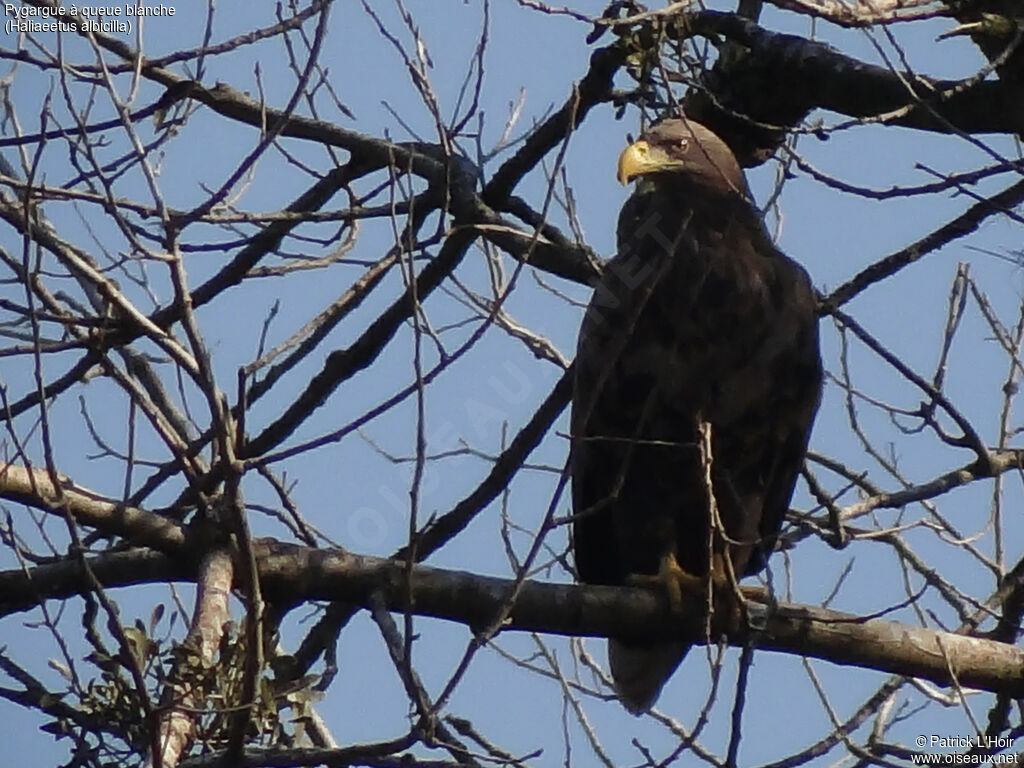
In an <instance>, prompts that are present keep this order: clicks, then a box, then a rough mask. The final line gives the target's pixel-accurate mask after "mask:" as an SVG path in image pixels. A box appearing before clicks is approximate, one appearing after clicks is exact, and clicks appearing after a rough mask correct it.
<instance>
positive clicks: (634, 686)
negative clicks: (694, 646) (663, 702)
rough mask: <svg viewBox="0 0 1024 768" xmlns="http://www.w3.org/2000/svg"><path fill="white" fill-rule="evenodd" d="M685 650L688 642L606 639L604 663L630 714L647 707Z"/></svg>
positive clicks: (651, 703) (658, 692)
mask: <svg viewBox="0 0 1024 768" xmlns="http://www.w3.org/2000/svg"><path fill="white" fill-rule="evenodd" d="M688 650H690V645H689V644H688V643H681V642H670V643H653V644H643V645H634V644H627V643H624V642H622V641H621V640H615V639H609V640H608V665H609V666H610V667H611V670H612V680H613V681H614V682H615V692H616V693H617V694H619V699H620V700H621V701H622V705H623V706H624V707H625V708H626V709H628V710H629V711H630V712H632V713H633V714H634V715H642V714H643V713H644V712H646V711H647V710H649V709H650V708H651V707H652V706H653V705H654V702H655V701H656V700H657V698H658V694H660V693H661V688H662V686H663V685H665V683H666V682H668V679H669V678H670V677H671V676H672V673H673V672H674V671H675V669H676V667H678V666H679V662H681V661H682V660H683V657H684V656H685V655H686V652H687V651H688Z"/></svg>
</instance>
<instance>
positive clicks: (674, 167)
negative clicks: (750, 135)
mask: <svg viewBox="0 0 1024 768" xmlns="http://www.w3.org/2000/svg"><path fill="white" fill-rule="evenodd" d="M618 176H619V181H620V182H621V183H622V184H628V183H629V182H630V181H632V180H633V179H635V178H641V179H642V178H644V177H652V180H653V181H655V182H657V181H658V180H659V179H666V180H669V179H670V180H673V181H683V182H688V183H690V184H694V185H696V186H699V187H703V188H704V189H707V190H708V191H714V192H717V193H729V192H733V193H736V194H739V195H741V196H743V197H749V192H748V191H747V182H746V180H745V179H744V177H743V171H742V170H741V169H740V166H739V163H737V162H736V158H735V156H734V155H733V153H732V150H730V149H729V146H728V145H727V144H726V143H725V142H724V141H722V140H721V139H720V138H718V136H717V135H716V134H715V133H714V132H712V131H711V129H709V128H706V127H704V126H703V125H701V124H700V123H698V122H695V121H693V120H683V119H679V118H673V119H670V120H664V121H662V122H660V123H658V124H657V125H654V126H652V127H650V128H649V129H647V131H645V132H644V134H643V135H642V136H641V137H640V138H639V139H638V140H637V141H635V142H633V143H632V144H630V145H629V146H628V147H626V148H625V149H624V150H623V152H622V154H621V155H619V173H618Z"/></svg>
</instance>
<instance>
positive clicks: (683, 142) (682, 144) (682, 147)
mask: <svg viewBox="0 0 1024 768" xmlns="http://www.w3.org/2000/svg"><path fill="white" fill-rule="evenodd" d="M689 148H690V140H689V139H680V140H679V151H680V152H685V151H686V150H688V149H689Z"/></svg>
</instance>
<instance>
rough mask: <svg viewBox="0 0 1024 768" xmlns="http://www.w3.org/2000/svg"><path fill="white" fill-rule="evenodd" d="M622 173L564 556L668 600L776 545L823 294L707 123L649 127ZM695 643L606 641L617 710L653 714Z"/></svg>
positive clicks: (809, 394) (759, 560) (586, 337)
mask: <svg viewBox="0 0 1024 768" xmlns="http://www.w3.org/2000/svg"><path fill="white" fill-rule="evenodd" d="M618 178H619V181H620V182H621V183H623V184H628V183H629V182H630V181H631V180H633V179H636V180H637V184H636V189H635V191H634V193H633V195H632V196H631V197H630V198H629V199H628V200H627V201H626V203H625V204H624V206H623V208H622V211H621V213H620V214H619V222H618V232H617V236H618V247H617V252H616V255H615V256H614V257H613V258H612V259H611V260H609V261H608V262H607V263H606V264H605V267H604V270H603V272H602V277H601V279H600V281H599V282H598V285H597V286H596V288H595V290H594V294H593V297H592V299H591V301H590V303H589V306H588V307H587V310H586V313H585V315H584V319H583V323H582V326H581V328H580V334H579V342H578V347H577V354H576V364H575V374H574V376H575V379H574V390H573V402H572V416H571V425H570V430H571V449H570V452H571V453H570V467H571V473H572V497H573V531H572V541H573V550H574V556H575V564H576V571H577V577H578V579H579V580H580V581H581V582H583V583H587V584H604V585H637V584H647V583H652V582H653V583H659V584H663V585H664V588H666V589H667V590H668V595H669V598H670V604H671V603H672V599H671V598H672V595H673V594H675V595H677V596H678V595H679V594H680V592H679V590H681V589H691V590H692V589H693V588H694V584H705V585H706V584H707V583H708V580H709V579H712V580H714V581H715V582H716V583H718V584H719V585H721V584H722V582H723V580H724V579H727V578H728V579H729V581H728V582H727V583H729V584H735V580H738V579H741V578H743V577H744V576H749V575H753V574H756V573H758V572H759V571H761V570H762V569H763V568H764V566H765V562H766V560H767V557H768V555H769V554H771V552H772V549H773V548H774V546H775V542H776V539H777V537H778V534H779V529H780V527H781V525H782V521H783V518H784V517H785V514H786V511H787V510H788V509H789V502H790V498H791V497H792V495H793V487H794V485H795V483H796V478H797V474H798V473H799V471H800V467H801V465H802V462H803V459H804V454H805V452H806V450H807V441H808V437H809V434H810V431H811V425H812V422H813V420H814V415H815V413H816V411H817V409H818V404H819V401H820V397H821V386H822V368H821V356H820V353H819V348H818V324H817V314H816V296H815V292H814V289H813V287H812V285H811V281H810V279H809V277H808V275H807V272H806V271H805V270H804V269H803V267H801V266H800V265H799V264H797V263H796V262H795V261H793V260H792V259H790V258H788V257H786V256H785V255H783V254H782V253H781V252H780V251H779V250H778V249H777V248H776V247H775V245H774V244H773V243H772V241H771V238H770V237H769V235H768V233H767V231H766V230H765V227H764V223H763V221H762V219H761V216H760V214H759V212H758V210H757V209H756V208H755V206H754V204H753V202H752V198H751V195H750V191H749V189H748V187H747V183H746V180H745V178H744V175H743V171H742V170H741V169H740V166H739V164H738V163H737V161H736V158H735V157H734V156H733V153H732V152H731V151H730V149H729V147H728V146H727V145H726V144H725V142H723V141H722V140H721V139H720V138H719V137H718V136H717V135H715V134H714V133H713V132H712V131H711V130H709V129H708V128H706V127H705V126H703V125H700V124H699V123H697V122H694V121H692V120H687V119H682V118H670V119H667V120H664V121H663V122H661V123H659V124H657V125H655V126H653V127H651V128H650V129H649V130H647V131H646V132H645V133H644V134H643V135H642V136H641V137H640V138H639V140H638V141H636V142H635V143H632V144H630V145H629V146H628V147H627V148H626V149H625V151H623V152H622V154H621V156H620V157H619V163H618ZM708 449H710V450H708ZM708 478H710V482H709V480H708ZM709 485H710V492H709ZM712 520H714V521H715V524H714V525H713V524H712ZM698 580H699V581H698ZM688 648H689V645H688V644H687V643H685V642H679V641H650V642H637V641H635V640H630V641H628V642H627V641H626V640H619V639H616V638H611V639H609V641H608V657H609V667H610V669H611V674H612V678H613V681H614V684H615V689H616V692H617V694H618V696H619V699H620V700H621V701H622V703H623V704H624V705H625V707H626V709H628V710H629V711H630V712H632V713H634V714H641V713H643V712H645V711H647V710H648V709H650V707H651V706H652V705H653V704H654V702H655V700H656V699H657V698H658V695H659V694H660V692H661V688H662V686H663V685H664V684H665V682H666V681H667V680H668V678H669V677H670V676H671V675H672V673H673V671H674V670H675V668H676V667H677V666H678V665H679V663H680V662H681V661H682V659H683V656H684V655H685V654H686V651H687V650H688Z"/></svg>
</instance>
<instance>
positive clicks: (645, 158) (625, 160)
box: [618, 140, 651, 184]
mask: <svg viewBox="0 0 1024 768" xmlns="http://www.w3.org/2000/svg"><path fill="white" fill-rule="evenodd" d="M650 169H651V145H650V144H648V143H647V142H646V141H643V140H641V141H635V142H633V143H632V144H630V145H629V146H628V147H626V148H625V149H624V150H622V154H621V155H619V172H618V178H619V184H629V182H630V180H631V179H633V178H635V177H637V176H642V175H643V174H644V173H647V172H648V171H649V170H650Z"/></svg>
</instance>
